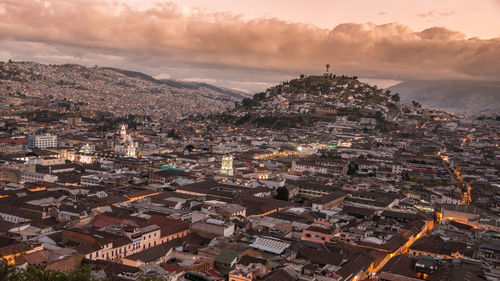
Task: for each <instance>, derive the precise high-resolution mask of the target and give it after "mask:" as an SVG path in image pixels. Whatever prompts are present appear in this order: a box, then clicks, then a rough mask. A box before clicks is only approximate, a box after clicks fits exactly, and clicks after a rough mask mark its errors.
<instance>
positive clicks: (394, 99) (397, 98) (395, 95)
mask: <svg viewBox="0 0 500 281" xmlns="http://www.w3.org/2000/svg"><path fill="white" fill-rule="evenodd" d="M391 100H393V101H395V102H399V100H400V97H399V93H395V94H394V95H392V96H391Z"/></svg>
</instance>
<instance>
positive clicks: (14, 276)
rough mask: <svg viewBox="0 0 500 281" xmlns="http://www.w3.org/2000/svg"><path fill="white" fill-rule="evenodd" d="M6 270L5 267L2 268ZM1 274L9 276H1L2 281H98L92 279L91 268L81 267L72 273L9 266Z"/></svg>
mask: <svg viewBox="0 0 500 281" xmlns="http://www.w3.org/2000/svg"><path fill="white" fill-rule="evenodd" d="M2 268H5V265H4V266H3V267H2ZM0 270H4V271H2V272H0V273H5V272H7V275H3V276H0V280H1V281H42V280H47V281H97V279H95V278H93V277H92V274H91V270H90V268H89V267H86V266H84V267H80V268H78V269H76V270H74V271H71V272H61V271H54V270H49V269H45V268H37V267H34V266H28V267H27V268H25V269H22V268H12V267H9V266H7V269H6V271H5V269H0Z"/></svg>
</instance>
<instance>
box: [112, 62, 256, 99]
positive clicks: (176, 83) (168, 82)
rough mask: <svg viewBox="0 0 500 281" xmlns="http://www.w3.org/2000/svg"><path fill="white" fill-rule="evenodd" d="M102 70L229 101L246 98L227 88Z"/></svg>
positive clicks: (240, 93)
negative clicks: (222, 96) (205, 92)
mask: <svg viewBox="0 0 500 281" xmlns="http://www.w3.org/2000/svg"><path fill="white" fill-rule="evenodd" d="M103 69H109V70H113V71H116V72H120V73H122V74H124V75H127V76H129V77H132V78H139V79H143V80H148V81H151V82H153V83H156V84H166V85H168V86H170V87H173V88H177V89H190V90H201V89H204V88H205V89H209V90H213V91H215V92H218V93H221V94H225V95H227V96H228V98H229V99H231V100H232V99H244V98H246V97H248V94H246V93H244V92H241V91H236V90H232V89H227V88H222V87H217V86H214V85H210V84H207V83H202V82H191V81H182V80H171V79H156V78H153V77H151V76H149V75H147V74H144V73H141V72H136V71H130V70H123V69H119V68H113V67H103Z"/></svg>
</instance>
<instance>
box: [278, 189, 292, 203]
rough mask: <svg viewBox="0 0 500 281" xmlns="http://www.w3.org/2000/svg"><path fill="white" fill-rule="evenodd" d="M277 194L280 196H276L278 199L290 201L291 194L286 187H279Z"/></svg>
mask: <svg viewBox="0 0 500 281" xmlns="http://www.w3.org/2000/svg"><path fill="white" fill-rule="evenodd" d="M277 192H278V194H277V195H276V199H279V200H284V201H288V196H289V193H288V189H287V188H286V187H284V186H280V187H278V189H277Z"/></svg>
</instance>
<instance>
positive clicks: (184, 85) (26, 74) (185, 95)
mask: <svg viewBox="0 0 500 281" xmlns="http://www.w3.org/2000/svg"><path fill="white" fill-rule="evenodd" d="M248 96H249V95H248V94H246V93H243V92H240V91H235V90H230V89H225V88H221V87H216V86H213V85H209V84H206V83H196V82H184V81H177V80H158V79H155V78H153V77H151V76H149V75H147V74H144V73H140V72H135V71H129V70H122V69H116V68H109V67H103V68H100V67H86V66H81V65H76V64H64V65H47V64H40V63H34V62H8V63H4V62H0V99H1V98H8V97H27V98H35V99H42V100H43V99H47V100H60V101H66V102H70V103H75V104H78V106H79V107H80V108H81V109H82V110H97V111H102V112H110V113H113V114H114V115H116V116H126V115H129V114H133V115H145V116H152V117H156V118H159V119H165V118H167V119H177V118H181V117H182V116H188V115H195V114H207V113H216V112H220V111H223V110H226V109H227V108H228V107H229V108H230V107H232V106H234V102H236V101H241V99H243V98H245V97H248Z"/></svg>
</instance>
